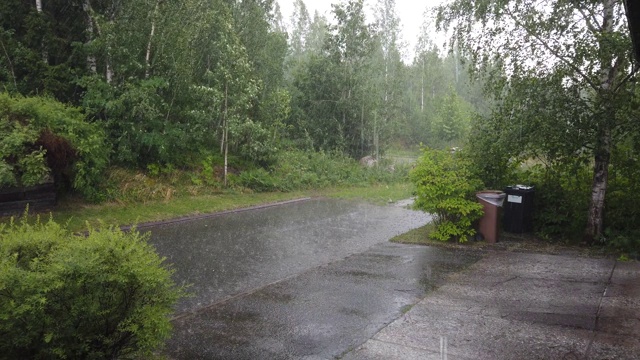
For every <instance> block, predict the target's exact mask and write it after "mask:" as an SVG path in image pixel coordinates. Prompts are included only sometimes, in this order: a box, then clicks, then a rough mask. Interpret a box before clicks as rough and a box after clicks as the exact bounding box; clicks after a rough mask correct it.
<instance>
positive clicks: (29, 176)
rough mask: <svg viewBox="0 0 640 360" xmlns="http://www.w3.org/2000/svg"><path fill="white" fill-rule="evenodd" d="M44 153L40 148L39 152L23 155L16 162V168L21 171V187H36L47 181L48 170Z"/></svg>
mask: <svg viewBox="0 0 640 360" xmlns="http://www.w3.org/2000/svg"><path fill="white" fill-rule="evenodd" d="M45 153H46V151H45V150H43V149H42V147H41V148H40V149H39V150H35V151H33V152H31V153H30V154H26V155H24V156H23V157H22V158H21V159H20V160H19V161H18V166H19V168H20V169H21V170H22V176H21V177H20V183H21V184H22V185H23V186H33V185H38V184H42V183H43V182H44V181H45V180H47V178H48V177H49V172H50V170H49V167H48V166H47V164H46V163H45V159H44V155H45Z"/></svg>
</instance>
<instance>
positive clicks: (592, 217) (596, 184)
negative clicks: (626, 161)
mask: <svg viewBox="0 0 640 360" xmlns="http://www.w3.org/2000/svg"><path fill="white" fill-rule="evenodd" d="M602 5H603V16H602V27H601V29H602V35H608V34H611V33H612V32H613V30H614V29H613V10H614V6H615V0H603V1H602ZM603 38H606V36H603ZM612 57H613V56H612V55H611V54H609V53H605V54H603V56H602V58H601V59H600V64H601V65H600V66H601V68H600V73H601V75H600V77H601V79H600V81H601V84H600V86H601V92H602V94H601V96H603V97H604V98H605V101H603V105H602V106H603V110H604V112H603V119H602V125H601V126H600V128H599V129H598V134H597V139H596V145H595V149H594V164H593V183H592V184H591V203H590V204H589V217H588V218H587V228H586V229H585V234H584V240H585V241H586V242H588V243H594V242H595V241H597V240H599V239H600V238H601V237H602V233H603V231H604V228H603V224H604V200H605V195H606V193H607V182H608V177H609V162H610V160H611V128H610V125H609V124H613V123H614V122H615V121H614V120H615V119H614V117H615V111H614V110H613V109H611V108H610V105H609V104H607V102H606V97H607V96H606V95H608V94H609V93H610V92H611V91H612V87H613V82H614V80H615V78H616V76H617V70H618V69H617V65H612V63H613V58H612Z"/></svg>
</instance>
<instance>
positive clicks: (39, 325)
mask: <svg viewBox="0 0 640 360" xmlns="http://www.w3.org/2000/svg"><path fill="white" fill-rule="evenodd" d="M147 240H148V235H140V234H139V233H138V232H137V231H135V230H134V231H131V232H129V233H124V232H122V231H120V230H118V229H116V228H111V229H106V230H100V231H98V230H91V231H90V232H89V235H88V236H87V237H86V238H85V237H84V236H78V235H73V234H71V233H70V232H69V231H67V230H66V229H65V228H64V227H62V226H60V225H58V224H56V223H55V222H53V220H49V221H48V222H46V223H41V222H40V221H37V222H36V223H35V224H33V225H30V224H28V223H27V221H26V217H25V218H23V219H22V220H21V221H20V222H19V223H18V224H16V223H13V222H11V223H10V224H8V225H2V226H0V299H1V300H0V318H1V319H2V321H1V322H0V335H1V339H0V352H1V353H2V354H3V356H4V357H7V358H14V359H18V358H91V359H107V358H108V359H114V358H124V357H127V358H129V357H136V356H140V355H149V354H150V353H151V352H152V351H153V350H154V349H155V348H157V347H158V346H159V345H161V344H162V342H163V340H164V339H165V338H167V337H168V335H169V332H170V328H171V326H170V322H169V317H168V316H169V315H170V314H171V312H172V307H173V305H174V304H175V302H176V301H177V299H178V298H179V297H180V296H181V294H182V290H181V289H179V288H177V287H176V285H175V284H174V283H173V281H172V280H171V273H172V271H171V270H170V269H168V268H167V266H166V265H165V264H164V259H162V258H160V257H159V256H158V255H157V254H156V252H155V251H154V248H153V247H152V246H151V245H150V244H148V242H147Z"/></svg>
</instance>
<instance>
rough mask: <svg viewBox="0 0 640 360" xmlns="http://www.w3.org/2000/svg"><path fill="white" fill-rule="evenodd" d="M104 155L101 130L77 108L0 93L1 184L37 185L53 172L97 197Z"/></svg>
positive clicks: (107, 153)
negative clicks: (88, 120) (86, 119)
mask: <svg viewBox="0 0 640 360" xmlns="http://www.w3.org/2000/svg"><path fill="white" fill-rule="evenodd" d="M108 159H109V151H108V150H107V148H106V146H105V144H104V134H103V132H102V130H101V129H100V128H99V127H98V126H97V125H95V124H91V123H88V122H86V121H85V119H84V115H83V114H82V113H81V112H80V110H79V109H77V108H73V107H69V106H66V105H64V104H62V103H60V102H57V101H55V100H53V99H50V98H43V97H11V96H9V95H8V94H6V93H0V187H1V186H14V185H24V186H28V185H34V184H37V183H38V182H42V181H44V180H45V179H46V177H47V176H48V174H49V170H51V171H52V172H53V175H54V177H56V180H57V181H58V182H59V183H61V182H65V181H69V182H70V185H71V186H72V187H73V188H74V189H76V190H77V191H79V192H80V193H82V194H83V195H84V196H85V197H87V198H88V199H90V200H100V198H101V194H100V191H99V190H98V185H99V184H100V182H101V178H102V174H103V170H104V169H105V168H106V166H107V164H108ZM47 168H48V169H47ZM60 185H62V184H60Z"/></svg>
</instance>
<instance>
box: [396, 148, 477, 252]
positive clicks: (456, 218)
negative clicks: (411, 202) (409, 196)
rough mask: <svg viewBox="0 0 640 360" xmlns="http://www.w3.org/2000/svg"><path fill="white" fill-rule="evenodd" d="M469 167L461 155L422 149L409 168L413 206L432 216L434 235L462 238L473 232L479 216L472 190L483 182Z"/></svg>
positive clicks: (441, 237)
mask: <svg viewBox="0 0 640 360" xmlns="http://www.w3.org/2000/svg"><path fill="white" fill-rule="evenodd" d="M469 168H470V165H469V163H468V162H467V161H466V160H465V159H464V158H462V157H461V156H458V155H456V154H450V153H448V152H444V151H438V150H430V149H425V150H424V152H423V154H422V156H421V157H420V158H419V159H418V163H417V165H416V167H415V168H414V169H413V170H412V171H411V173H410V175H409V176H410V179H411V181H412V182H413V183H414V185H415V187H416V201H415V207H416V208H417V209H420V210H422V211H425V212H428V213H431V214H433V216H434V217H435V219H434V221H435V224H436V229H435V231H433V232H432V233H431V237H432V238H433V239H436V240H440V241H448V240H451V239H456V240H458V241H460V242H465V241H467V238H468V237H469V236H472V235H474V234H475V230H474V229H473V226H472V225H473V223H474V222H475V221H476V220H478V219H479V218H480V217H481V216H482V205H480V204H479V203H478V201H477V200H476V199H475V192H476V191H477V190H479V189H481V188H482V182H481V181H480V180H479V179H477V178H475V177H473V176H472V175H471V172H470V170H469Z"/></svg>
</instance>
